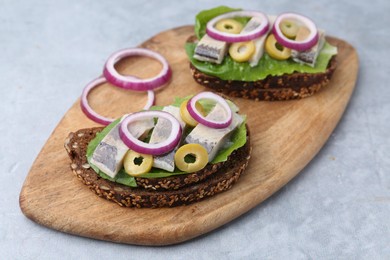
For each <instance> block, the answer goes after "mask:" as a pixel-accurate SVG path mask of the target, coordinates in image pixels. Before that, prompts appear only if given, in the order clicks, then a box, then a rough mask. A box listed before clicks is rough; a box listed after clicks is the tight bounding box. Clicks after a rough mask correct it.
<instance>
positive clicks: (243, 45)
mask: <svg viewBox="0 0 390 260" xmlns="http://www.w3.org/2000/svg"><path fill="white" fill-rule="evenodd" d="M253 53H255V44H254V43H253V41H249V42H235V43H233V44H232V45H230V48H229V55H230V57H232V59H233V60H235V61H237V62H244V61H248V60H249V59H250V58H251V57H252V55H253Z"/></svg>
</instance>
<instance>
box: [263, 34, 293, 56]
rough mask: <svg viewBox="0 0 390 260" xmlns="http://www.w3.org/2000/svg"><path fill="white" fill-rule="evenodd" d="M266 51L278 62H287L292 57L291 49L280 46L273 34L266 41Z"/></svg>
mask: <svg viewBox="0 0 390 260" xmlns="http://www.w3.org/2000/svg"><path fill="white" fill-rule="evenodd" d="M265 51H266V52H267V53H268V55H269V56H271V58H274V59H276V60H287V59H288V58H290V56H291V49H289V48H286V47H283V46H282V45H280V44H279V43H278V42H277V41H276V39H275V36H274V35H273V34H270V35H269V36H268V38H267V39H266V41H265Z"/></svg>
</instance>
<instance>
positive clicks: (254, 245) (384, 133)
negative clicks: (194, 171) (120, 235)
mask: <svg viewBox="0 0 390 260" xmlns="http://www.w3.org/2000/svg"><path fill="white" fill-rule="evenodd" d="M220 4H226V5H229V6H233V7H242V8H245V9H255V10H262V11H264V12H266V13H273V14H277V13H281V12H284V11H296V12H300V13H303V14H306V15H308V16H310V17H311V18H313V19H314V21H315V22H316V23H317V24H318V26H319V27H322V28H325V29H326V30H327V33H328V34H330V35H333V36H337V37H339V38H343V39H345V40H347V41H348V42H350V43H351V44H352V45H354V46H355V47H356V49H357V51H358V54H359V58H360V73H359V79H358V83H357V86H356V90H355V92H354V94H353V96H352V99H351V102H350V104H349V106H348V108H347V110H346V112H345V114H344V116H343V118H342V120H341V122H340V123H339V125H338V127H337V128H336V130H335V131H334V133H333V134H332V136H331V137H330V139H329V141H328V142H327V144H326V145H325V146H324V147H323V149H322V150H321V151H320V153H319V154H318V155H317V156H316V157H315V158H314V160H313V161H312V162H311V163H310V164H309V165H308V166H307V167H306V168H305V169H304V170H303V171H302V172H301V174H300V175H299V176H298V177H297V178H295V179H294V180H293V181H291V182H290V183H289V184H288V185H287V186H285V187H284V188H282V189H281V190H280V191H279V192H278V193H276V194H274V195H273V196H272V197H271V198H270V199H268V200H267V201H266V202H264V203H263V204H261V205H259V206H257V207H256V208H254V209H253V210H251V211H250V212H248V213H247V214H245V215H243V216H241V217H240V218H238V219H236V220H234V221H232V222H231V223H229V224H227V225H225V226H223V227H221V228H219V229H217V230H215V231H214V232H211V233H209V234H207V235H204V236H201V237H199V238H196V239H194V240H191V241H189V242H186V243H183V244H180V245H175V246H167V247H141V246H130V245H121V244H114V243H109V242H104V241H96V240H92V239H86V238H81V237H77V236H72V235H68V234H64V233H60V232H57V231H54V230H51V229H48V228H45V227H42V226H39V225H37V224H35V223H34V222H32V221H30V220H28V219H27V218H26V217H24V215H23V214H22V213H21V211H20V209H19V204H18V196H19V192H20V189H21V187H22V185H23V181H24V179H25V177H26V175H27V173H28V171H29V168H30V166H31V165H32V163H33V161H34V159H35V157H36V156H37V154H38V153H39V151H40V149H41V148H42V147H43V145H44V143H45V141H46V140H47V138H48V137H49V135H50V133H51V132H52V130H53V129H54V127H55V126H56V125H57V123H58V122H59V120H60V119H61V117H62V116H63V115H64V114H65V112H66V111H67V110H68V109H69V108H70V106H71V105H72V104H73V102H74V101H75V100H76V99H77V97H78V96H79V95H80V93H81V90H82V88H83V87H84V85H85V84H86V83H87V82H89V81H90V80H91V79H93V78H95V77H96V76H97V75H99V74H100V73H101V71H102V65H103V64H104V62H105V59H106V58H107V57H108V55H109V54H111V53H112V52H113V51H115V50H118V49H120V48H125V47H133V46H136V45H138V44H140V43H141V42H143V41H145V40H147V39H148V38H149V37H151V36H153V35H154V34H156V33H158V32H160V31H162V30H166V29H170V28H172V27H176V26H180V25H186V24H192V23H193V22H194V16H195V14H196V13H197V12H198V11H200V10H201V9H206V8H210V7H214V6H217V5H220ZM389 11H390V2H389V1H387V0H372V1H366V2H364V3H363V2H361V1H348V2H347V1H340V0H328V1H308V0H306V1H305V0H295V1H287V0H285V1H278V2H276V1H271V0H264V1H237V0H236V1H233V0H231V1H157V0H152V1H145V2H141V1H124V0H122V1H92V0H91V1H65V0H60V1H49V0H42V1H35V0H34V1H14V0H0V51H1V54H0V97H1V98H2V102H0V111H1V112H0V122H1V123H0V132H1V133H2V135H1V145H0V165H1V169H2V172H1V174H0V190H1V191H2V195H1V196H0V252H1V256H0V258H2V259H38V258H39V259H96V258H101V259H109V258H111V259H113V258H115V259H133V258H138V259H148V258H152V257H153V258H158V259H159V258H161V259H184V258H185V259H216V258H225V257H227V258H231V259H255V258H256V259H260V258H261V259H286V258H288V259H335V258H344V259H367V258H369V257H370V258H371V259H390V159H389V157H390V138H389V136H390V134H389V132H390V102H389V101H390V86H389V84H388V81H389V77H388V73H389V72H390V62H389V58H390V57H389V46H390V40H389V39H390V30H389V24H390V19H389Z"/></svg>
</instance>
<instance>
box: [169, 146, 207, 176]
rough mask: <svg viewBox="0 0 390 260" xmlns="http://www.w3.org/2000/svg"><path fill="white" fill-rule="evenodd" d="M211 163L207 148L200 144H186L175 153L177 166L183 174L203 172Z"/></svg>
mask: <svg viewBox="0 0 390 260" xmlns="http://www.w3.org/2000/svg"><path fill="white" fill-rule="evenodd" d="M208 161H209V155H208V154H207V151H206V148H204V147H203V146H201V145H200V144H185V145H183V146H181V147H180V148H179V149H177V151H176V153H175V164H176V167H177V168H179V169H180V170H181V171H183V172H196V171H199V170H202V169H203V168H204V167H205V166H206V165H207V163H208Z"/></svg>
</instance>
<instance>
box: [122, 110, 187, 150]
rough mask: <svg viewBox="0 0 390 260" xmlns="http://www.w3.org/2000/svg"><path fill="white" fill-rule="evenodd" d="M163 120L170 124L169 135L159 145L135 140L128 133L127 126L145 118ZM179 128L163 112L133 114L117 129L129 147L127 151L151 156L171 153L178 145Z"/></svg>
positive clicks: (166, 113) (175, 121)
mask: <svg viewBox="0 0 390 260" xmlns="http://www.w3.org/2000/svg"><path fill="white" fill-rule="evenodd" d="M151 117H152V118H155V117H157V118H164V119H166V120H168V121H169V122H170V123H171V133H170V135H169V137H168V138H167V139H165V140H164V141H162V142H160V143H156V144H151V143H144V142H142V141H140V140H138V139H137V138H135V137H134V136H133V135H132V134H131V133H130V131H129V129H128V126H129V124H131V123H133V122H135V121H138V120H143V119H145V118H151ZM181 132H182V130H181V126H180V123H179V121H177V119H176V118H175V117H174V116H173V115H171V114H170V113H168V112H164V111H153V110H149V111H141V112H137V113H134V114H130V115H128V116H127V117H126V118H125V119H124V120H123V121H122V123H121V126H120V128H119V136H120V137H121V139H122V141H123V142H124V143H125V144H126V145H127V146H128V147H129V149H131V150H134V151H136V152H138V153H142V154H151V155H161V154H165V153H167V152H170V151H172V150H173V149H174V148H175V147H176V146H177V145H178V143H179V141H180V138H181Z"/></svg>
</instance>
